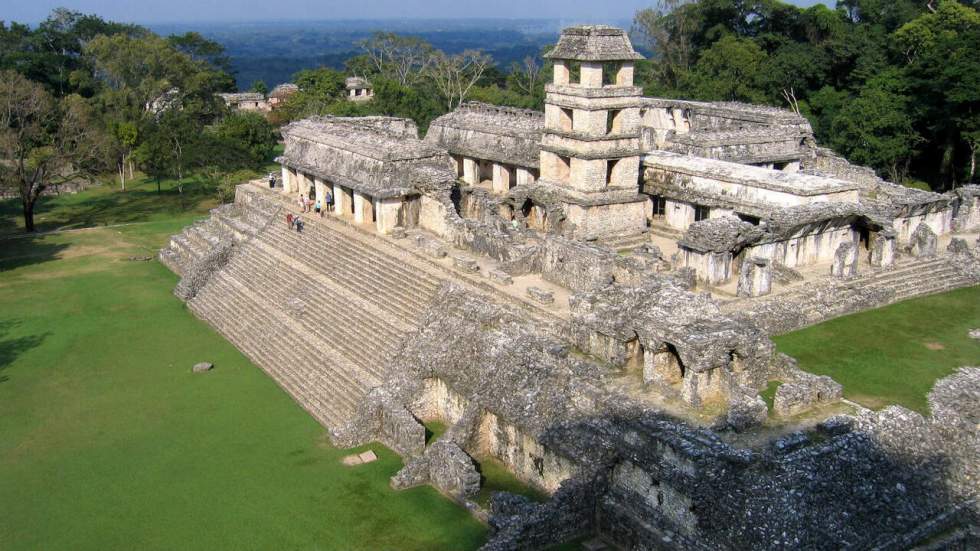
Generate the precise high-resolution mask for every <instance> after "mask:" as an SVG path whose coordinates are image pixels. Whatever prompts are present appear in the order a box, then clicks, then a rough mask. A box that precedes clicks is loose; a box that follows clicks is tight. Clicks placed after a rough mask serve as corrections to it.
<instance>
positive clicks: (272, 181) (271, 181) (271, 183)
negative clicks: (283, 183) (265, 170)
mask: <svg viewBox="0 0 980 551" xmlns="http://www.w3.org/2000/svg"><path fill="white" fill-rule="evenodd" d="M275 187H276V175H275V174H273V173H271V172H270V173H269V189H275Z"/></svg>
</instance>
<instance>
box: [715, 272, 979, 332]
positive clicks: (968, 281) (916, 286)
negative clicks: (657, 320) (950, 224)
mask: <svg viewBox="0 0 980 551" xmlns="http://www.w3.org/2000/svg"><path fill="white" fill-rule="evenodd" d="M978 283H980V280H978V279H977V278H976V277H975V276H971V275H970V274H969V273H968V272H967V271H966V270H964V269H962V268H961V267H959V266H957V265H956V259H955V258H954V257H950V256H939V257H934V258H924V259H915V260H912V261H909V262H907V263H904V264H901V265H899V266H895V267H892V268H891V269H885V270H875V271H873V272H868V273H864V274H860V275H858V276H857V277H854V278H850V279H846V280H825V281H824V282H821V283H815V282H805V283H801V284H797V285H793V286H791V287H788V288H787V289H786V290H784V291H783V292H780V293H778V294H774V295H769V296H766V297H760V298H755V299H747V298H742V299H736V300H731V301H728V302H725V303H723V305H722V311H723V312H726V313H736V312H741V311H746V310H748V311H754V312H755V313H756V314H757V315H758V316H762V317H766V316H769V315H772V316H779V315H781V313H783V312H784V310H780V309H776V308H773V309H771V310H770V309H769V308H768V306H770V305H773V304H774V301H779V302H781V303H783V305H784V308H785V307H789V308H792V309H793V310H794V313H796V312H798V313H799V314H800V315H799V316H798V318H799V319H801V320H804V323H803V325H801V326H800V327H805V326H807V325H813V324H817V323H820V322H823V321H826V320H829V319H833V318H836V317H840V316H845V315H848V314H851V313H854V312H855V311H857V310H863V309H867V308H877V307H881V306H886V305H888V304H893V303H896V302H901V301H903V300H908V299H911V298H916V297H921V296H926V295H932V294H937V293H943V292H946V291H950V290H953V289H958V288H961V287H969V286H972V285H977V284H978ZM757 321H760V322H761V323H762V324H763V325H764V326H767V325H771V324H770V323H766V320H765V319H757ZM770 321H771V320H770ZM797 328H799V327H797Z"/></svg>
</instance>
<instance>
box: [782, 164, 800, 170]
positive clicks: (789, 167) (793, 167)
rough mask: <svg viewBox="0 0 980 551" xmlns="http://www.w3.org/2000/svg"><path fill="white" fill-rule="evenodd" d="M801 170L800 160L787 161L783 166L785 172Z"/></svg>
mask: <svg viewBox="0 0 980 551" xmlns="http://www.w3.org/2000/svg"><path fill="white" fill-rule="evenodd" d="M799 171H800V162H799V161H793V162H791V163H786V166H784V167H783V172H799Z"/></svg>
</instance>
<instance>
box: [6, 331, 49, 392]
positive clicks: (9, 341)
mask: <svg viewBox="0 0 980 551" xmlns="http://www.w3.org/2000/svg"><path fill="white" fill-rule="evenodd" d="M17 325H18V323H17V322H16V321H0V383H5V382H7V381H9V380H10V377H8V376H6V375H4V374H3V372H4V370H6V369H7V367H9V366H10V364H12V363H14V360H16V359H17V358H19V357H20V355H21V354H23V353H24V352H27V351H28V350H31V349H32V348H37V347H38V346H40V345H41V343H42V342H44V339H46V338H47V337H48V335H49V334H50V333H44V334H41V335H30V336H27V337H14V338H8V335H9V334H10V332H11V330H13V328H14V327H16V326H17Z"/></svg>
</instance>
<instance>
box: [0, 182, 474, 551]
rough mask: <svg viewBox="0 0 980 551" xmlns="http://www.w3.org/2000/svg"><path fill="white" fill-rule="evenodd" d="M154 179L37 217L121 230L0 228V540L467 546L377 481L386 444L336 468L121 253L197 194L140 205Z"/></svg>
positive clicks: (433, 509) (451, 518)
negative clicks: (200, 368)
mask: <svg viewBox="0 0 980 551" xmlns="http://www.w3.org/2000/svg"><path fill="white" fill-rule="evenodd" d="M155 189H156V186H155V184H152V183H144V184H143V185H141V186H139V188H138V189H136V190H133V191H129V192H126V194H130V193H132V194H133V195H132V196H129V197H125V196H124V195H125V194H120V193H116V192H112V191H110V190H106V189H97V190H92V191H88V192H85V193H83V194H79V195H77V196H72V197H65V198H60V199H55V200H48V201H46V205H45V206H44V208H45V209H46V213H47V216H48V217H50V219H51V220H55V219H56V221H54V222H52V223H51V224H50V225H49V226H47V227H46V228H45V229H48V228H50V227H51V226H53V225H58V226H65V225H68V226H69V227H75V226H84V225H87V224H86V222H85V220H83V219H82V218H80V217H79V216H77V215H76V214H81V215H84V216H87V217H89V219H90V220H91V221H92V222H94V223H97V224H99V225H104V224H109V225H112V224H118V223H127V224H131V225H126V226H121V227H109V228H104V227H103V228H97V229H91V230H82V231H76V232H66V233H56V234H50V235H45V236H39V237H33V238H15V239H3V240H0V549H2V550H4V551H14V550H54V551H58V550H70V551H83V550H99V551H106V550H116V549H119V550H134V549H138V550H141V551H142V550H168V551H169V550H182V551H183V550H188V551H190V550H197V549H200V550H208V551H215V550H226V549H227V550H236V551H237V550H249V549H255V550H292V549H296V550H306V549H309V550H314V549H317V550H338V551H339V550H360V549H364V550H375V549H391V550H395V549H397V550H430V549H435V550H438V549H452V550H456V549H460V550H464V549H475V548H477V547H478V546H479V545H480V544H481V543H482V541H483V540H484V538H485V527H484V526H483V525H481V524H480V523H478V522H477V521H475V520H474V519H473V518H472V517H471V515H469V513H467V512H466V511H465V510H463V509H462V508H461V507H458V506H457V505H455V504H453V503H452V502H450V501H449V500H447V499H445V498H444V497H442V496H441V495H439V494H438V493H437V492H435V491H434V490H433V489H431V488H429V487H422V488H416V489H412V490H408V491H400V492H395V491H393V490H391V489H390V488H389V486H388V478H389V477H390V476H391V475H393V474H394V473H395V472H396V471H397V470H398V469H399V468H400V467H401V465H402V463H401V460H400V458H399V457H398V456H397V455H396V454H394V453H393V452H391V451H390V450H387V449H386V448H384V447H382V446H379V445H372V446H369V447H370V449H373V450H374V451H375V452H376V453H377V454H378V455H379V457H380V460H379V461H377V462H375V463H371V464H368V465H362V466H358V467H353V468H351V467H345V466H343V465H342V464H341V463H340V459H341V457H343V456H344V455H346V454H348V453H351V451H350V450H339V449H336V448H334V447H332V446H331V445H330V443H329V441H328V439H327V435H326V432H325V430H324V429H323V428H322V427H321V426H320V425H318V424H317V423H316V422H315V421H313V419H312V418H311V417H310V416H308V415H307V414H306V413H305V412H304V411H303V410H302V409H301V408H300V407H299V406H298V405H296V404H295V402H293V401H292V399H291V398H290V397H289V396H288V395H286V394H285V393H284V392H283V391H282V390H280V389H279V387H278V386H277V385H276V384H275V383H274V382H273V381H272V380H271V379H270V378H269V377H268V376H266V375H265V374H264V373H263V372H262V371H261V370H259V369H258V368H257V367H255V366H254V365H252V364H251V363H250V362H249V361H248V360H247V358H245V357H244V356H242V355H241V354H240V353H239V352H238V351H237V350H236V349H235V348H234V347H232V346H231V345H230V344H229V343H227V342H226V341H225V340H224V339H223V338H222V337H221V336H220V335H218V334H217V333H215V332H214V331H213V330H211V329H210V328H209V327H208V326H207V325H206V324H204V323H202V322H200V321H199V320H197V319H196V318H194V317H193V315H191V314H190V312H188V311H187V309H186V308H185V307H184V305H183V304H182V303H181V302H180V301H178V300H177V299H176V298H174V297H173V295H172V294H171V290H172V289H173V287H174V285H175V284H176V282H177V278H176V276H174V275H173V274H172V273H170V272H169V271H167V270H166V269H165V268H164V267H163V266H161V265H160V264H159V263H157V262H156V260H155V258H154V260H152V261H131V260H128V258H129V257H133V256H137V257H139V256H154V257H155V252H156V249H157V248H159V247H160V246H161V245H162V244H164V243H165V242H166V239H167V237H168V236H169V235H170V234H172V233H175V232H176V231H178V230H179V229H180V228H181V227H183V226H184V225H186V224H188V223H190V222H191V221H193V220H194V219H196V218H198V217H200V216H201V215H202V214H204V213H205V212H206V208H207V207H209V206H211V204H209V200H208V196H207V195H208V194H206V193H202V194H199V195H198V196H197V197H196V198H194V197H190V198H188V197H185V198H183V199H182V198H179V197H174V195H173V194H174V192H173V190H172V189H170V188H169V186H168V187H167V188H166V189H165V192H166V194H165V195H164V196H162V197H159V198H158V201H159V204H158V206H157V207H154V202H153V201H152V200H151V199H152V196H153V195H155ZM127 205H128V206H130V207H132V208H131V209H130V210H128V211H127V210H125V209H124V210H123V211H121V213H119V214H118V215H116V214H115V211H116V210H118V209H117V208H114V207H119V206H127ZM137 210H139V211H140V212H141V215H140V216H136V214H135V212H137ZM11 212H13V213H16V204H14V205H13V206H11V205H10V204H9V202H8V203H6V204H3V205H2V206H0V213H2V214H0V215H2V216H8V215H11ZM73 213H76V214H73ZM147 221H148V222H147ZM4 223H5V224H6V227H7V228H13V227H15V222H14V221H13V220H12V219H10V218H8V219H6V220H4ZM200 361H209V362H213V363H214V364H215V369H214V370H213V371H212V372H210V373H206V374H193V373H191V367H192V365H193V364H194V363H197V362H200ZM353 451H361V450H360V449H358V450H353Z"/></svg>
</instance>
